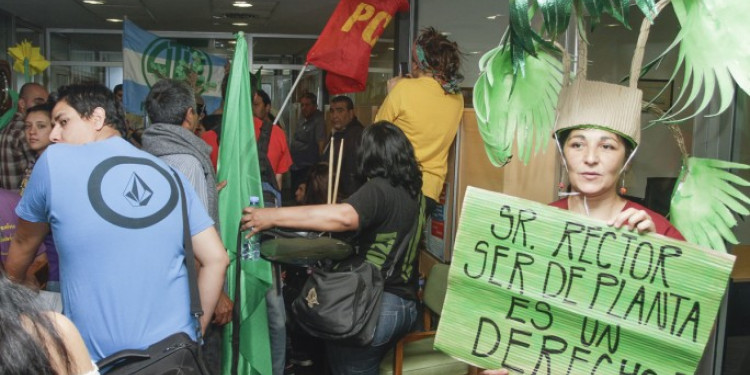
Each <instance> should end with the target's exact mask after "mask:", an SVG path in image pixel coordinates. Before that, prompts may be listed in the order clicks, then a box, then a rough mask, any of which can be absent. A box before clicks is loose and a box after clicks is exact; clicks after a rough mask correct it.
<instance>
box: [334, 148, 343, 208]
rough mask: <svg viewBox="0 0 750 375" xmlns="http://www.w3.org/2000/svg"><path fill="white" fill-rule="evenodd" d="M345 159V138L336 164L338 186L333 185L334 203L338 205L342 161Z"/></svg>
mask: <svg viewBox="0 0 750 375" xmlns="http://www.w3.org/2000/svg"><path fill="white" fill-rule="evenodd" d="M343 158H344V138H341V144H340V145H339V160H338V161H337V162H336V184H335V185H333V203H336V197H338V196H339V178H340V177H341V159H343Z"/></svg>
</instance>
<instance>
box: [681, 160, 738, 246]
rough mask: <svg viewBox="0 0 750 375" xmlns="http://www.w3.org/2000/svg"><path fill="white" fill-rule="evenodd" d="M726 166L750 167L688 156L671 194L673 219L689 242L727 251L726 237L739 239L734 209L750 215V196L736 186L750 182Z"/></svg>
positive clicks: (734, 167)
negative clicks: (734, 231)
mask: <svg viewBox="0 0 750 375" xmlns="http://www.w3.org/2000/svg"><path fill="white" fill-rule="evenodd" d="M727 169H750V165H745V164H739V163H732V162H728V161H722V160H716V159H701V158H694V157H691V158H688V160H687V164H686V165H683V167H682V171H681V172H680V177H679V178H678V180H677V181H678V184H677V186H676V187H675V191H674V193H673V194H672V201H671V206H670V210H669V212H670V216H671V218H670V219H671V221H672V223H673V224H674V226H675V227H676V228H677V229H679V230H680V232H681V233H682V235H683V236H685V239H687V240H688V241H689V242H692V243H695V244H699V245H703V246H707V247H709V248H712V249H714V250H720V251H726V248H725V246H724V241H725V240H726V241H727V242H729V243H731V244H736V243H737V238H736V237H735V236H734V234H733V233H732V230H731V228H732V227H734V226H735V225H737V219H735V217H734V214H733V213H737V214H739V215H748V214H750V211H748V209H747V208H746V207H745V206H744V205H743V203H744V204H750V198H748V197H747V196H745V195H744V194H742V192H740V191H739V190H738V189H737V188H735V187H734V186H733V184H734V185H738V186H750V182H748V181H746V180H744V179H742V178H740V177H738V176H736V175H733V174H732V173H730V172H729V171H727Z"/></svg>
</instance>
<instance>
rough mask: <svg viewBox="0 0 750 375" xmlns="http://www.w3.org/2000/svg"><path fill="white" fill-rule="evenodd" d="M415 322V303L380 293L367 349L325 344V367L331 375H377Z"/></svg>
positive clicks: (365, 347)
mask: <svg viewBox="0 0 750 375" xmlns="http://www.w3.org/2000/svg"><path fill="white" fill-rule="evenodd" d="M416 321H417V302H416V301H413V300H408V299H404V298H401V297H399V296H397V295H395V294H391V293H387V292H386V293H383V298H382V300H381V307H380V316H379V317H378V325H377V327H376V328H375V337H374V338H373V340H372V343H370V345H369V346H364V347H352V346H341V345H337V344H336V343H335V342H331V341H328V342H326V352H327V355H328V364H329V365H330V366H331V373H332V374H333V375H339V374H340V375H350V374H352V375H377V374H378V372H379V367H380V361H381V360H383V357H384V356H385V354H386V353H387V352H388V350H390V349H391V348H393V346H395V345H396V343H397V342H398V340H400V339H401V338H402V337H403V336H404V335H406V334H407V333H409V332H410V331H411V330H412V328H413V326H414V323H415V322H416Z"/></svg>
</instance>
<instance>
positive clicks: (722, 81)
mask: <svg viewBox="0 0 750 375" xmlns="http://www.w3.org/2000/svg"><path fill="white" fill-rule="evenodd" d="M672 5H673V7H674V11H675V15H676V16H677V19H678V21H679V22H680V26H681V30H680V33H679V34H678V35H677V39H676V40H675V43H674V44H673V45H672V46H671V47H670V48H669V49H668V50H667V51H669V50H670V49H671V48H673V47H675V46H676V45H677V43H679V46H680V50H679V54H678V61H677V65H676V67H675V72H674V74H673V76H672V78H674V76H675V75H676V74H677V71H678V70H679V69H680V67H681V66H682V65H684V66H685V78H684V82H683V85H682V89H681V91H680V94H679V95H678V99H677V100H676V102H679V101H680V100H681V99H682V98H683V96H685V95H687V99H686V100H685V102H684V105H683V106H682V108H680V109H679V110H677V111H675V113H674V114H672V115H671V116H670V119H674V117H676V115H677V114H680V113H682V112H684V111H685V110H686V109H687V108H688V106H690V105H691V104H693V103H695V102H699V104H698V106H697V108H696V111H695V113H694V114H691V115H689V116H687V117H686V118H690V117H694V116H695V114H697V113H699V112H701V111H703V110H705V109H706V108H707V107H708V105H709V103H710V101H711V98H712V97H713V95H714V91H715V90H716V88H718V91H719V98H720V105H719V109H718V110H717V112H716V113H715V114H714V115H717V114H719V113H721V112H723V111H724V110H726V109H727V108H728V107H729V105H730V104H731V102H732V99H733V98H734V91H735V88H734V83H733V81H734V82H737V84H738V85H739V86H740V88H741V89H742V90H743V91H745V92H746V93H750V69H748V62H749V61H750V44H748V43H747V41H746V38H747V35H748V34H750V22H748V21H747V19H746V18H745V16H746V15H748V14H750V1H746V0H738V1H727V0H673V1H672ZM691 83H692V84H691ZM701 91H703V97H702V98H701V99H699V98H698V96H699V94H700V93H701ZM675 121H681V120H675Z"/></svg>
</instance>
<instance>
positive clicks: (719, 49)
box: [473, 0, 750, 250]
mask: <svg viewBox="0 0 750 375" xmlns="http://www.w3.org/2000/svg"><path fill="white" fill-rule="evenodd" d="M634 2H635V4H636V5H637V7H638V9H640V11H641V12H642V13H643V14H644V16H645V18H644V20H643V22H642V25H641V32H640V34H639V38H638V44H637V46H636V51H635V53H634V56H633V61H632V63H631V73H630V82H629V85H628V86H627V87H626V86H620V85H615V84H612V83H604V82H592V81H587V80H586V74H585V71H586V62H587V58H586V48H585V47H586V43H587V42H586V37H585V35H586V26H587V25H586V22H584V20H582V19H578V20H577V21H578V22H577V25H578V29H577V30H578V34H579V36H580V41H581V42H580V43H579V46H580V48H579V54H578V56H577V57H578V62H579V64H578V77H577V78H575V79H574V80H573V83H572V84H569V83H568V80H569V78H570V74H569V67H570V66H571V63H570V58H569V57H568V55H567V52H566V51H565V49H564V48H563V47H562V46H561V45H559V44H558V43H557V42H556V39H558V36H560V35H562V34H563V33H564V32H566V31H567V29H568V25H569V23H570V20H571V18H572V15H574V14H575V15H583V14H587V15H588V20H589V22H590V23H591V26H592V27H593V26H595V25H596V24H597V23H599V21H600V20H601V17H602V15H603V14H605V13H606V14H609V15H610V16H612V17H613V18H614V19H615V20H617V21H618V22H620V23H622V24H623V25H624V26H625V27H626V28H630V25H629V24H628V12H629V9H630V1H614V2H613V1H611V0H588V1H584V2H580V1H573V0H545V1H540V0H530V1H524V2H510V11H509V15H510V26H509V31H508V32H506V34H505V36H504V37H503V39H502V41H501V43H500V45H499V46H498V47H497V48H494V49H492V50H490V51H489V52H487V53H486V54H485V55H484V56H482V58H481V59H480V60H479V68H480V71H481V72H482V73H481V75H480V77H479V79H478V80H477V83H476V85H475V86H474V96H473V100H474V108H475V111H476V115H477V122H478V125H479V130H480V134H481V135H482V139H483V141H484V144H485V150H486V151H487V155H488V157H489V159H490V161H491V162H492V163H493V164H494V165H496V166H502V165H504V164H505V163H507V162H508V161H509V160H510V158H511V150H512V145H513V143H514V142H515V143H516V144H517V147H518V153H519V154H520V156H521V157H520V159H521V160H522V161H523V162H524V163H526V162H527V161H528V160H529V158H530V156H531V153H532V150H534V151H538V150H540V149H543V148H544V147H546V144H547V142H548V141H549V139H550V136H549V135H550V134H551V133H553V131H554V132H556V131H559V130H562V129H570V128H574V127H580V126H598V127H602V128H606V129H608V130H612V131H615V132H617V133H619V134H621V135H623V136H625V137H626V138H629V139H630V140H631V141H633V142H634V143H635V144H638V143H639V142H640V130H641V129H640V113H641V94H640V92H639V91H638V89H637V88H636V87H637V81H638V79H639V78H640V76H641V75H642V73H644V72H643V71H642V70H641V65H642V60H643V52H644V49H645V44H646V40H647V39H648V33H649V30H650V26H651V24H652V22H653V21H654V19H655V18H656V17H657V16H658V15H659V13H660V12H661V10H662V9H663V8H664V7H665V6H667V5H668V4H670V3H671V4H672V5H673V8H674V12H675V15H676V16H677V19H678V21H679V23H680V26H681V30H680V32H679V33H678V35H677V40H676V41H675V42H674V43H673V44H672V45H670V47H669V49H668V50H667V51H666V52H664V54H666V53H667V52H668V51H670V50H671V49H672V48H676V47H677V46H679V56H678V60H677V66H676V67H675V73H673V76H672V78H673V79H674V76H675V75H676V73H677V71H678V70H680V68H681V67H682V66H683V65H684V70H685V74H684V76H685V81H684V82H683V84H682V87H681V92H680V94H679V95H678V98H677V100H676V101H675V103H681V104H682V107H680V108H679V109H677V110H673V109H670V111H668V112H667V113H661V114H659V115H660V118H659V119H658V120H656V121H655V123H662V124H667V126H669V127H670V129H672V130H674V134H676V136H675V139H676V140H677V143H678V145H680V149H681V151H682V154H683V167H682V171H681V173H680V177H679V178H678V183H677V185H676V187H675V191H674V193H673V196H672V201H671V208H670V215H671V220H672V223H673V224H674V225H675V226H676V227H677V229H679V230H680V231H681V232H682V234H683V235H684V236H685V238H686V239H687V240H688V241H690V242H693V243H697V244H700V245H704V246H708V247H711V248H713V249H717V250H724V249H725V247H724V241H727V242H730V243H735V244H736V243H737V239H736V238H735V236H734V235H733V234H732V231H731V228H732V227H733V226H735V225H736V224H737V221H736V219H735V216H734V214H735V213H737V214H740V215H748V214H750V210H748V209H747V208H746V207H745V206H744V204H750V198H748V197H746V196H745V195H744V194H742V193H741V192H740V191H739V190H737V189H736V188H735V187H734V186H733V185H742V186H750V182H747V181H745V180H743V179H741V178H739V177H737V176H735V175H733V174H731V173H729V172H728V171H727V170H728V169H730V168H732V169H736V168H741V169H746V168H750V166H747V165H743V164H738V163H730V162H726V161H720V160H711V159H698V158H694V157H689V155H688V154H687V151H686V150H685V147H684V142H683V140H682V136H681V134H680V131H679V128H678V127H677V126H676V125H675V124H674V123H675V122H678V121H682V120H684V119H682V120H676V117H677V115H678V114H682V113H685V111H686V110H687V109H688V108H689V107H690V106H691V105H692V104H696V107H697V109H696V111H695V114H693V115H692V116H687V117H686V118H690V117H693V116H695V115H696V114H697V113H700V112H701V111H703V110H704V109H706V108H707V107H708V105H709V103H710V102H711V98H712V97H713V94H714V89H717V91H718V93H719V98H720V106H719V111H718V113H721V112H722V111H724V110H725V109H726V108H728V107H729V104H730V103H731V101H732V98H733V97H734V89H735V83H736V85H737V86H739V87H740V88H741V89H743V90H744V91H745V92H748V93H750V43H747V42H746V41H744V40H743V38H744V36H745V35H747V34H748V33H750V23H748V22H747V21H746V20H745V19H744V15H745V14H748V13H750V1H747V0H701V1H692V0H660V1H659V2H658V3H657V2H656V1H655V0H635V1H634ZM535 13H536V15H539V14H541V16H538V17H536V18H537V19H541V21H542V22H539V23H537V22H536V21H534V23H533V24H534V25H536V24H540V25H541V27H539V28H537V29H535V28H534V26H532V20H534V18H535ZM719 21H720V22H719ZM661 57H663V55H662V56H660V58H661ZM651 66H653V64H647V65H646V67H647V68H646V69H644V70H648V68H649V67H651ZM701 93H702V94H701ZM701 95H703V96H702V97H701ZM644 107H646V108H652V107H654V106H652V105H650V103H647V105H645V106H644ZM718 113H717V114H718ZM743 203H744V204H743Z"/></svg>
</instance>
